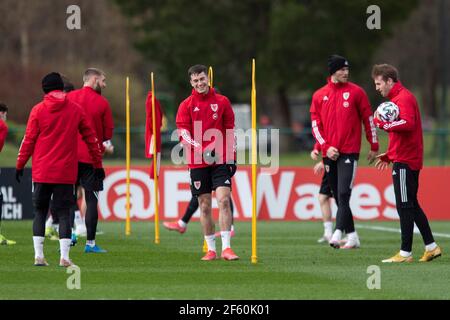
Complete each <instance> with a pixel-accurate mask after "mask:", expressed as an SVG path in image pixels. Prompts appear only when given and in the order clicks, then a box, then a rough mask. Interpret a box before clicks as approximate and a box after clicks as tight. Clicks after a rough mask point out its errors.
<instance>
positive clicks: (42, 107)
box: [16, 91, 102, 184]
mask: <svg viewBox="0 0 450 320" xmlns="http://www.w3.org/2000/svg"><path fill="white" fill-rule="evenodd" d="M78 132H79V133H81V135H82V137H83V140H84V141H85V143H86V144H87V146H88V148H89V153H90V156H91V157H92V159H94V161H93V164H94V167H95V168H101V163H102V155H101V151H100V145H99V142H98V139H97V137H96V135H95V132H94V131H93V130H92V128H91V126H90V125H89V122H88V119H87V116H86V114H85V113H84V111H83V109H82V108H81V106H79V105H77V104H76V103H74V102H72V101H70V100H69V99H67V96H66V94H65V93H64V92H62V91H52V92H50V93H48V94H46V95H45V96H44V100H43V101H42V102H40V103H38V104H37V105H35V106H34V107H33V109H32V110H31V113H30V117H29V118H28V123H27V128H26V131H25V136H24V138H23V140H22V144H21V145H20V149H19V155H18V156H17V163H16V168H17V169H23V168H24V167H25V164H26V163H27V161H28V159H29V158H30V157H31V156H32V157H33V159H32V178H33V181H34V182H40V183H58V184H74V183H75V182H76V179H77V172H78V159H77V151H78V147H77V133H78Z"/></svg>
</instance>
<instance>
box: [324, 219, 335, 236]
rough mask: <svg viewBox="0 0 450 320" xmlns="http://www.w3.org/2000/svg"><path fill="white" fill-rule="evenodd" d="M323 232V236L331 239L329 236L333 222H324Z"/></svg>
mask: <svg viewBox="0 0 450 320" xmlns="http://www.w3.org/2000/svg"><path fill="white" fill-rule="evenodd" d="M323 231H324V235H326V236H329V237H331V235H332V234H333V222H331V221H325V222H324V223H323Z"/></svg>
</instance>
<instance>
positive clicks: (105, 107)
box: [67, 86, 114, 164]
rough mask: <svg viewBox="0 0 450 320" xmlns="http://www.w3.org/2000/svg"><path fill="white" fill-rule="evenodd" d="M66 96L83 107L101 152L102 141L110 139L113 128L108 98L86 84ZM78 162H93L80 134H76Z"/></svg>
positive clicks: (102, 147)
mask: <svg viewBox="0 0 450 320" xmlns="http://www.w3.org/2000/svg"><path fill="white" fill-rule="evenodd" d="M67 97H68V98H69V99H70V100H71V101H74V102H76V103H77V104H79V105H80V106H81V107H82V108H83V110H84V112H85V113H86V115H87V116H88V119H89V122H90V123H91V126H92V128H93V129H94V131H95V133H96V134H97V138H98V140H99V141H100V148H101V150H102V153H103V151H104V150H105V147H104V146H103V141H106V140H111V138H112V135H113V129H114V123H113V117H112V112H111V108H110V107H109V103H108V100H106V99H105V98H104V97H103V96H102V95H101V94H99V93H97V92H96V91H95V90H94V89H92V88H91V87H88V86H86V87H83V88H81V89H78V90H74V91H71V92H69V93H68V95H67ZM78 162H83V163H91V164H92V163H93V160H92V158H91V156H90V155H89V151H88V147H87V145H86V143H84V141H83V139H82V137H81V135H78Z"/></svg>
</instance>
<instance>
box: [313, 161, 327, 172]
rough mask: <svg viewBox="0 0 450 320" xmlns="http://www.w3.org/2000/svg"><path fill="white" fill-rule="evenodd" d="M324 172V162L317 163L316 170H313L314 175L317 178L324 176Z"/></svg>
mask: <svg viewBox="0 0 450 320" xmlns="http://www.w3.org/2000/svg"><path fill="white" fill-rule="evenodd" d="M323 171H324V165H323V162H322V161H320V162H317V163H316V164H315V166H314V168H313V172H314V174H315V175H316V176H317V175H320V174H322V173H323Z"/></svg>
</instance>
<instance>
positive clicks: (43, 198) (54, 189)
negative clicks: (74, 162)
mask: <svg viewBox="0 0 450 320" xmlns="http://www.w3.org/2000/svg"><path fill="white" fill-rule="evenodd" d="M74 194H75V186H74V185H73V184H55V183H39V182H34V183H33V206H34V207H35V208H36V209H47V210H48V208H49V206H50V199H51V200H52V208H53V209H56V210H57V209H68V208H70V207H72V206H73V205H74V200H75V199H74Z"/></svg>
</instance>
